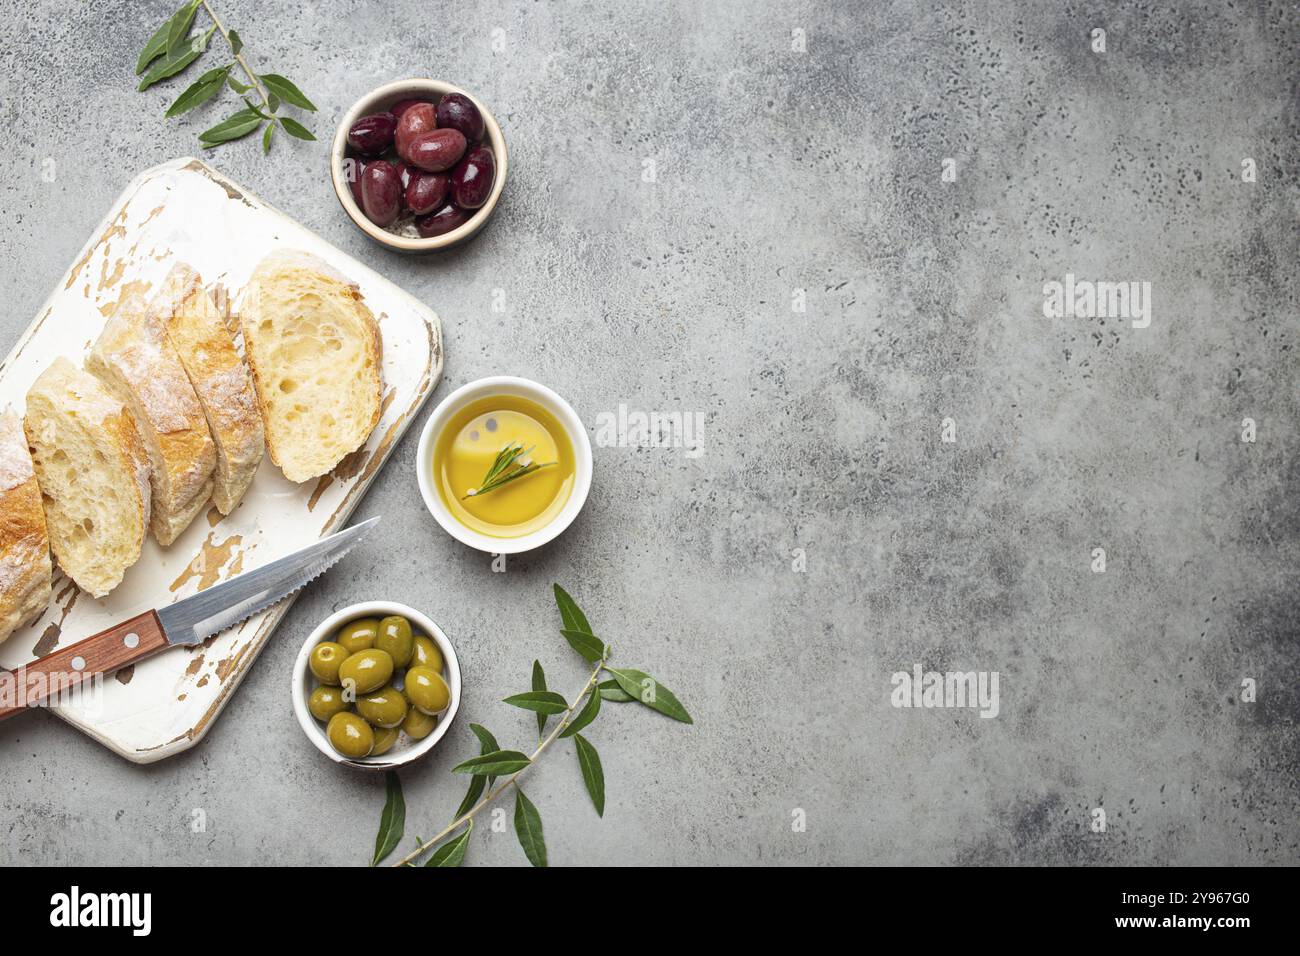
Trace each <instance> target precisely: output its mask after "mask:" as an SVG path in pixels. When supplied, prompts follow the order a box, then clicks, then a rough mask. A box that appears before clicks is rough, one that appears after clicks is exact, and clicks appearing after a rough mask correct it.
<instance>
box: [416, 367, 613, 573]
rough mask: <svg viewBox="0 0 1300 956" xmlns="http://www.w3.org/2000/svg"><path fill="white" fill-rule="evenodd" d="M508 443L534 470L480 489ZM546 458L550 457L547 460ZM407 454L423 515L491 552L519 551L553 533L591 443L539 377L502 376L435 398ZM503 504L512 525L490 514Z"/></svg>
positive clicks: (584, 477)
mask: <svg viewBox="0 0 1300 956" xmlns="http://www.w3.org/2000/svg"><path fill="white" fill-rule="evenodd" d="M525 444H526V445H527V446H528V447H527V448H525V447H524V446H525ZM543 446H545V448H544V447H543ZM511 447H517V448H518V449H519V451H520V452H521V453H523V454H522V456H521V457H520V459H519V460H520V461H521V462H522V463H524V464H525V465H527V464H528V463H529V461H530V459H532V460H533V461H535V464H536V465H537V466H539V467H540V468H541V469H542V470H541V471H539V472H538V473H536V474H532V475H525V476H522V478H521V480H519V481H518V482H512V483H510V484H508V485H504V486H499V487H498V488H497V489H496V490H495V491H490V492H488V494H487V496H481V495H480V494H479V493H480V492H482V491H483V489H484V488H485V487H486V485H485V481H486V482H487V484H490V483H491V482H490V481H489V480H488V479H489V475H490V471H489V470H488V469H489V468H491V467H494V466H495V463H496V461H498V460H499V459H498V456H499V455H500V454H502V452H503V451H504V450H506V449H509V448H511ZM458 459H459V460H458ZM548 459H555V460H556V463H554V464H552V465H550V466H549V467H548V462H547V460H548ZM415 462H416V471H417V478H418V481H419V486H420V495H421V497H422V498H424V504H425V507H427V508H428V509H429V513H430V514H431V515H433V517H434V519H435V520H436V521H437V522H438V524H439V525H441V526H442V528H443V530H445V531H446V532H447V533H448V534H449V535H451V536H452V537H453V538H455V539H456V540H457V541H460V542H461V543H463V544H467V545H469V546H470V547H471V548H477V549H478V550H480V551H486V552H488V553H489V554H519V553H521V552H524V551H531V550H532V549H534V548H539V547H541V546H542V545H544V544H546V543H548V542H550V541H552V540H554V539H555V538H556V537H557V536H558V535H559V534H560V533H561V532H563V531H564V530H565V529H566V528H567V527H569V525H570V524H572V523H573V520H574V519H575V518H577V516H578V512H580V511H581V510H582V506H583V505H584V504H585V503H586V501H587V493H588V492H589V491H590V490H591V475H592V454H591V441H590V439H588V437H587V430H586V428H585V427H584V426H583V424H582V420H581V419H580V418H579V417H578V414H577V412H575V411H574V410H573V408H572V406H570V405H569V403H568V402H566V401H565V400H564V399H563V398H561V397H560V396H559V395H557V394H556V393H555V392H553V391H551V389H549V388H547V387H546V386H545V385H541V384H538V383H537V382H533V381H530V380H529V379H526V378H516V377H514V376H509V375H497V376H493V377H491V378H480V379H478V380H476V381H473V382H470V383H468V384H466V385H462V386H461V387H460V388H458V389H456V390H455V391H454V392H452V393H451V394H450V395H448V396H447V397H446V398H444V399H443V400H442V401H441V402H439V403H438V407H437V408H435V409H434V410H433V414H432V415H430V416H429V419H428V421H426V422H425V423H424V430H423V431H422V432H421V433H420V445H419V448H418V449H417V451H416V454H415ZM466 462H468V464H466ZM502 474H503V476H505V477H508V472H503V473H502ZM471 497H472V501H471V500H470V499H471ZM530 505H531V506H530ZM519 509H523V510H519ZM502 510H504V511H505V512H506V513H509V514H511V515H512V518H511V520H512V521H513V522H514V523H511V524H507V523H505V522H504V521H492V520H489V517H490V516H491V515H492V514H493V513H494V512H499V511H502Z"/></svg>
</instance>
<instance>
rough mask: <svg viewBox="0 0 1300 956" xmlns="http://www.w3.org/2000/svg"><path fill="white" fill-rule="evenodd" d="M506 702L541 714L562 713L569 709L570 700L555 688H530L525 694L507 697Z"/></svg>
mask: <svg viewBox="0 0 1300 956" xmlns="http://www.w3.org/2000/svg"><path fill="white" fill-rule="evenodd" d="M505 703H507V704H509V705H510V706H512V707H522V708H523V709H524V710H534V711H536V712H537V713H539V714H561V713H563V712H564V711H566V710H568V709H569V704H568V702H567V701H566V700H565V699H564V698H563V697H561V696H560V695H559V694H557V693H556V692H555V691H553V690H530V691H528V692H527V693H525V694H515V695H514V696H513V697H507V698H506V699H505Z"/></svg>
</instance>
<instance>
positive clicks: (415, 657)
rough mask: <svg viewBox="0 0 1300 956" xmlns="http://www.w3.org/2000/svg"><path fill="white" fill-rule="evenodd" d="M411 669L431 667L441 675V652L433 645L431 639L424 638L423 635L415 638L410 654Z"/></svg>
mask: <svg viewBox="0 0 1300 956" xmlns="http://www.w3.org/2000/svg"><path fill="white" fill-rule="evenodd" d="M411 666H412V667H432V668H433V669H434V670H436V671H437V672H438V673H442V651H440V650H438V645H437V644H435V643H433V639H432V638H428V637H425V636H424V635H423V634H420V635H418V636H417V637H416V638H415V650H413V651H412V652H411Z"/></svg>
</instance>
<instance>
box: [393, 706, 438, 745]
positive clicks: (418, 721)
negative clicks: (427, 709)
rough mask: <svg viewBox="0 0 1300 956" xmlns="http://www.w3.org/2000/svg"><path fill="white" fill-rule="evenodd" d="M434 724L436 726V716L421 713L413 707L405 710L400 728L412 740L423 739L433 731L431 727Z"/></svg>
mask: <svg viewBox="0 0 1300 956" xmlns="http://www.w3.org/2000/svg"><path fill="white" fill-rule="evenodd" d="M436 726H438V718H437V717H434V716H432V715H430V714H425V713H421V712H420V711H418V710H416V709H415V708H414V707H412V708H411V709H410V710H408V711H407V712H406V719H405V720H404V721H402V730H403V731H405V732H406V736H408V737H410V738H411V739H412V740H423V739H424V738H425V737H427V736H429V734H431V733H433V728H434V727H436Z"/></svg>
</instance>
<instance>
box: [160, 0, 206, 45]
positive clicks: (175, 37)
mask: <svg viewBox="0 0 1300 956" xmlns="http://www.w3.org/2000/svg"><path fill="white" fill-rule="evenodd" d="M199 2H200V0H190V3H189V9H188V10H187V9H186V8H185V7H181V9H179V10H177V11H176V15H175V16H174V17H172V18H171V21H170V22H169V23H168V24H167V49H168V50H169V51H170V50H174V49H176V47H177V46H179V45H180V43H181V41H182V40H184V39H185V38H186V37H187V36H189V34H190V25H191V24H193V23H194V14H196V13H197V12H198V10H199Z"/></svg>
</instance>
